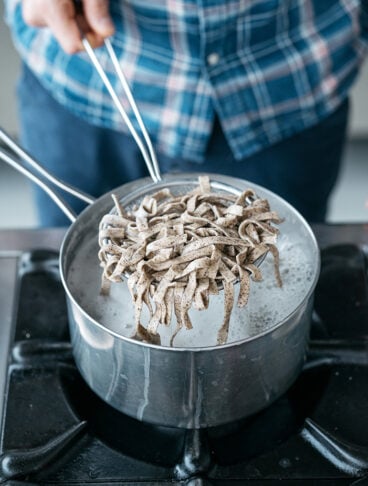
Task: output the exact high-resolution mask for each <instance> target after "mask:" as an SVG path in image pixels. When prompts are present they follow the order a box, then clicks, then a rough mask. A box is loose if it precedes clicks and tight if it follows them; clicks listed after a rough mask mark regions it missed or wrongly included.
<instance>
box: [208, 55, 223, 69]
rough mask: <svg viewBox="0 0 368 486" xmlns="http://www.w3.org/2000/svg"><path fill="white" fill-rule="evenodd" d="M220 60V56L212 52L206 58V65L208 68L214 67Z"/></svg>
mask: <svg viewBox="0 0 368 486" xmlns="http://www.w3.org/2000/svg"><path fill="white" fill-rule="evenodd" d="M219 60H220V56H219V55H218V54H217V52H212V54H209V55H208V56H207V63H208V64H209V65H210V66H216V64H218V62H219Z"/></svg>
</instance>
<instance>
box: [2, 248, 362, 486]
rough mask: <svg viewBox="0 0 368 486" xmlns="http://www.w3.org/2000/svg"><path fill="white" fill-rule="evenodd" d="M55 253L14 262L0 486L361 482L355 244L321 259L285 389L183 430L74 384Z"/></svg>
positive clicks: (358, 290)
mask: <svg viewBox="0 0 368 486" xmlns="http://www.w3.org/2000/svg"><path fill="white" fill-rule="evenodd" d="M56 257H57V255H55V254H53V253H49V252H34V253H32V254H27V255H24V256H23V257H22V261H21V265H20V268H21V271H20V275H21V286H20V295H19V308H18V315H17V321H16V328H15V339H14V344H13V347H12V350H11V351H12V353H11V363H10V365H9V369H8V392H7V396H6V404H5V414H4V421H3V431H2V442H1V449H0V451H1V462H0V482H1V480H4V481H5V480H6V479H18V480H21V481H22V482H21V483H19V484H40V485H43V484H44V485H46V484H51V483H52V484H53V485H61V484H75V485H82V484H89V485H97V484H99V485H100V484H106V485H107V484H129V486H133V485H137V486H138V485H142V484H152V485H153V484H154V485H158V484H164V483H168V484H186V485H187V486H188V485H193V486H200V485H203V486H204V485H205V484H211V483H212V484H216V485H225V484H228V482H229V481H231V484H245V481H252V484H263V483H262V481H263V480H265V479H267V484H274V483H275V484H276V482H277V483H278V482H279V480H280V479H285V480H289V481H291V484H295V483H293V481H294V482H297V481H298V482H299V481H302V480H312V481H313V480H315V481H318V480H320V479H321V478H329V479H328V480H327V479H326V481H327V482H325V483H324V484H336V481H338V483H339V484H352V478H354V479H355V480H358V479H361V480H362V481H364V479H363V478H364V477H367V479H368V476H365V475H368V439H367V436H366V432H365V431H366V430H368V412H367V410H368V386H367V385H368V352H367V351H368V349H367V348H368V341H367V333H368V299H367V295H368V284H367V271H366V269H367V258H366V255H365V254H364V252H363V250H362V249H361V248H359V247H356V246H353V245H340V246H335V247H330V248H328V249H327V250H324V251H323V252H322V269H321V277H320V280H319V283H318V286H317V289H316V295H315V316H314V321H313V324H312V333H311V337H312V341H311V346H310V353H309V357H308V360H307V363H306V365H305V369H304V370H303V372H302V373H301V375H300V376H299V378H298V379H297V381H296V382H295V383H294V385H293V386H292V387H291V388H290V389H289V391H288V392H287V393H286V394H285V395H284V396H282V397H281V398H279V399H278V400H277V401H276V402H275V403H273V404H272V405H271V406H270V407H268V408H267V409H265V410H263V411H261V412H259V413H258V414H256V415H254V416H253V417H249V418H247V419H244V420H242V421H239V422H236V423H231V424H227V425H223V426H220V427H214V428H210V429H202V430H187V431H186V430H182V429H175V428H168V427H159V426H154V425H150V424H147V423H143V422H139V421H137V420H135V419H133V418H130V417H128V416H125V415H123V414H121V413H120V412H118V411H116V410H115V409H113V408H111V407H110V406H109V405H107V404H106V403H105V402H103V401H102V400H101V399H100V398H99V397H97V396H96V395H95V394H94V393H93V392H92V391H91V390H90V389H89V387H88V386H87V385H86V384H85V382H84V381H83V379H82V378H81V376H80V374H79V372H78V370H77V369H76V367H75V365H74V361H73V358H72V354H71V346H70V343H69V337H68V329H67V318H66V302H65V298H64V292H63V289H62V285H61V283H60V280H59V275H58V272H57V260H56ZM30 315H31V317H30ZM328 481H330V482H328ZM358 482H360V481H357V482H356V484H358ZM7 484H9V485H10V484H16V482H13V483H7ZM298 484H299V483H298ZM300 484H301V483H300ZM354 484H355V483H354Z"/></svg>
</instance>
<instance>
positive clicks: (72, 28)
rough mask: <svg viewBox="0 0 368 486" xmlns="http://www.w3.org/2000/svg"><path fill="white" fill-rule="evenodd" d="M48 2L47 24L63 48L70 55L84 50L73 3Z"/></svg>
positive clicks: (67, 1)
mask: <svg viewBox="0 0 368 486" xmlns="http://www.w3.org/2000/svg"><path fill="white" fill-rule="evenodd" d="M46 1H47V2H48V7H47V9H46V13H45V20H46V24H47V25H48V27H50V29H51V31H52V33H53V34H54V36H55V37H56V39H57V40H58V42H59V43H60V45H61V47H62V48H63V49H64V51H65V52H67V53H68V54H74V53H75V52H77V51H80V50H82V49H83V44H82V40H81V34H80V29H79V26H78V24H77V19H76V12H75V8H74V3H73V1H72V0H54V1H53V2H50V0H46Z"/></svg>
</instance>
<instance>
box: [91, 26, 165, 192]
mask: <svg viewBox="0 0 368 486" xmlns="http://www.w3.org/2000/svg"><path fill="white" fill-rule="evenodd" d="M82 43H83V46H84V48H85V50H86V53H87V54H88V56H89V58H90V60H91V61H92V63H93V65H94V67H95V68H96V70H97V72H98V74H99V75H100V77H101V79H102V81H103V83H104V85H105V87H106V88H107V90H108V92H109V94H110V96H111V98H112V100H113V102H114V104H115V106H116V108H117V109H118V111H119V113H120V115H121V116H122V118H123V120H124V121H125V123H126V124H127V126H128V128H129V131H130V133H131V134H132V136H133V138H134V140H135V141H136V143H137V145H138V147H139V149H140V151H141V153H142V156H143V159H144V161H145V163H146V166H147V169H148V172H149V174H150V176H151V178H152V179H153V181H154V182H158V181H161V180H162V178H161V173H160V169H159V166H158V162H157V157H156V153H155V151H154V149H153V145H152V142H151V139H150V137H149V135H148V132H147V130H146V127H145V125H144V123H143V120H142V117H141V115H140V113H139V110H138V107H137V104H136V102H135V100H134V97H133V94H132V92H131V90H130V87H129V84H128V82H127V80H126V77H125V75H124V73H123V71H122V69H121V67H120V64H119V61H118V58H117V57H116V54H115V51H114V49H113V47H112V45H111V42H110V40H109V39H105V40H104V45H105V48H106V50H107V52H108V54H109V57H110V60H111V62H112V64H113V66H114V68H115V72H116V74H117V76H118V78H119V81H120V82H121V85H122V87H123V90H124V93H125V95H126V97H127V100H128V102H129V105H130V107H131V108H132V111H133V113H134V115H135V117H136V120H137V122H138V125H139V127H140V129H141V131H142V135H143V138H142V137H140V136H139V134H138V133H137V131H136V129H135V128H134V126H133V124H132V122H131V120H130V119H129V116H128V115H127V113H126V111H125V109H124V107H123V105H122V104H121V102H120V100H119V97H118V95H117V93H116V91H115V89H114V88H113V86H112V84H111V83H110V80H109V78H108V76H107V74H106V72H105V71H104V69H103V67H102V65H101V63H100V61H99V60H98V58H97V56H96V53H95V51H94V50H93V48H92V46H91V44H90V43H89V41H88V39H87V38H86V36H85V35H83V33H82ZM147 149H148V150H147Z"/></svg>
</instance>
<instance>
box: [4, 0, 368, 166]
mask: <svg viewBox="0 0 368 486" xmlns="http://www.w3.org/2000/svg"><path fill="white" fill-rule="evenodd" d="M5 3H6V7H7V8H6V19H7V22H8V24H9V25H10V26H11V30H12V33H13V38H14V42H15V45H16V46H17V48H18V50H19V52H20V55H21V57H22V58H23V60H24V61H25V62H26V63H27V64H28V65H29V66H30V67H31V69H32V70H33V71H34V72H35V74H36V75H37V76H38V78H39V79H40V81H41V82H42V84H43V85H44V86H45V87H46V88H47V89H48V90H49V91H50V92H51V93H52V95H53V96H54V97H55V98H56V99H57V100H58V101H59V102H60V103H62V104H63V105H64V106H65V107H67V108H68V109H70V110H71V111H72V112H74V113H75V114H76V115H78V116H80V117H83V118H84V119H86V120H88V121H89V122H90V123H94V124H97V125H100V126H105V127H109V128H112V129H116V130H121V131H125V132H127V128H126V126H125V124H124V122H123V121H122V120H121V117H120V116H119V115H118V113H117V111H116V109H115V107H114V105H113V103H112V101H111V98H110V97H109V95H108V93H107V91H106V89H105V88H104V86H103V85H102V82H101V80H100V78H99V76H98V74H97V73H96V72H95V70H94V69H93V67H92V65H91V62H90V60H89V59H88V58H87V56H86V54H85V53H80V54H76V55H72V56H70V55H67V54H65V53H64V52H63V50H62V49H61V48H60V46H59V45H58V43H57V42H56V40H55V39H54V37H53V36H52V34H51V32H50V31H49V30H48V29H47V28H44V29H34V28H31V27H28V26H27V25H25V23H24V21H23V19H22V13H21V0H5ZM367 5H368V0H360V1H359V0H153V1H150V2H149V1H147V0H110V10H111V14H112V16H113V19H114V22H115V25H116V34H115V36H114V38H113V39H112V43H113V46H114V48H115V50H116V53H117V55H118V58H119V59H120V62H121V65H122V67H123V70H124V72H125V74H126V76H127V78H128V80H129V82H130V85H131V88H132V90H133V93H134V96H135V98H136V100H137V104H138V106H139V108H140V110H141V112H142V115H143V119H144V122H145V124H146V126H147V129H148V131H149V133H150V134H151V136H152V139H153V142H154V145H155V147H156V150H157V151H158V152H161V153H164V154H166V155H168V156H171V157H181V158H184V159H188V160H192V161H198V162H200V161H201V160H203V158H204V156H205V151H206V145H207V142H208V140H209V137H210V135H211V129H212V126H213V121H214V117H215V115H217V116H218V118H219V119H220V122H221V125H222V128H223V131H224V133H225V136H226V139H227V141H228V143H229V146H230V148H231V150H232V152H233V154H234V156H235V157H236V158H237V159H241V158H244V157H246V156H249V155H251V154H252V153H255V152H256V151H258V150H260V149H262V148H264V147H267V146H270V145H272V144H274V143H276V142H278V141H280V140H282V139H284V138H286V137H288V136H291V135H293V134H295V133H297V132H300V131H302V130H303V129H306V128H307V127H309V126H312V125H313V124H316V123H318V122H319V121H320V120H321V119H322V118H323V117H325V116H327V115H329V114H330V113H331V112H332V111H333V110H335V109H336V108H337V106H338V105H339V104H340V103H341V102H342V100H343V99H344V98H345V97H346V96H347V94H348V92H349V90H350V88H351V86H352V84H353V82H354V80H355V78H356V75H357V73H358V71H359V67H360V65H361V63H362V60H363V58H364V55H365V53H366V51H367V46H368V6H367ZM97 53H98V55H99V57H100V60H101V62H102V64H103V66H104V67H105V69H106V70H107V71H108V72H109V73H110V75H111V78H112V80H113V83H114V84H115V85H116V87H117V90H118V92H120V93H121V98H122V101H123V104H124V95H123V93H122V91H121V89H120V86H119V83H118V82H117V79H116V76H115V75H114V73H113V69H112V67H111V66H110V63H109V61H108V58H107V54H106V52H105V50H104V49H103V48H100V49H98V52H97Z"/></svg>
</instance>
